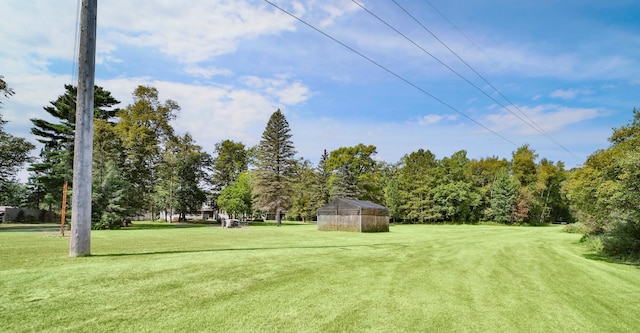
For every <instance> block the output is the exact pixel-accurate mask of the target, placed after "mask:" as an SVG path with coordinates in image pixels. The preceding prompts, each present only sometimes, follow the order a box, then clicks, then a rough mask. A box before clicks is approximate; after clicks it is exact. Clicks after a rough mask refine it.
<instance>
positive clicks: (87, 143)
mask: <svg viewBox="0 0 640 333" xmlns="http://www.w3.org/2000/svg"><path fill="white" fill-rule="evenodd" d="M97 12H98V0H82V15H81V28H80V52H79V57H78V58H79V59H78V67H79V68H78V97H77V100H76V131H75V141H74V144H75V151H74V154H73V195H72V197H71V200H72V201H71V204H72V209H71V236H70V241H69V256H70V257H79V256H88V255H90V254H91V167H92V160H93V101H94V84H95V67H96V22H97Z"/></svg>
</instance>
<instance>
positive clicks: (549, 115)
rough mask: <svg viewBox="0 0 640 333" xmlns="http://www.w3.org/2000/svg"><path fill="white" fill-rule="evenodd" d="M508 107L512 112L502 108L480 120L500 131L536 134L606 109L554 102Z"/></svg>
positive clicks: (601, 113) (604, 113)
mask: <svg viewBox="0 0 640 333" xmlns="http://www.w3.org/2000/svg"><path fill="white" fill-rule="evenodd" d="M509 109H510V110H511V111H512V112H513V113H509V112H507V111H504V110H502V111H500V112H499V113H495V114H491V115H488V116H486V117H485V118H484V120H482V121H481V122H482V123H484V124H486V125H487V127H489V128H491V129H492V130H495V131H497V132H500V133H503V132H506V133H510V134H517V135H537V134H541V133H540V131H539V130H541V131H544V132H546V133H554V132H559V131H561V130H563V129H564V128H566V127H567V126H569V125H573V124H578V123H581V122H583V121H587V120H591V119H595V118H598V117H603V116H605V115H606V111H604V110H602V109H598V108H573V107H564V106H559V105H554V104H546V105H537V106H533V107H527V106H520V107H519V108H518V109H519V110H518V109H516V108H515V107H510V108H509ZM514 114H516V115H518V116H515V115H514ZM525 122H526V123H525ZM527 123H529V124H530V125H527ZM536 128H537V129H539V130H537V129H536Z"/></svg>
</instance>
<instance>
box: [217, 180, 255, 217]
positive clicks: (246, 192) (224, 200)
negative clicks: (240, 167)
mask: <svg viewBox="0 0 640 333" xmlns="http://www.w3.org/2000/svg"><path fill="white" fill-rule="evenodd" d="M252 191H253V175H252V172H250V171H248V170H245V171H243V172H242V173H240V174H239V175H238V177H237V178H236V180H234V181H233V182H232V183H231V184H229V185H228V186H226V187H225V188H224V189H222V191H220V195H219V196H218V206H219V207H220V209H222V210H223V211H225V212H227V214H229V216H233V217H247V216H251V215H252V211H253V204H252V202H253V198H252V195H251V193H252Z"/></svg>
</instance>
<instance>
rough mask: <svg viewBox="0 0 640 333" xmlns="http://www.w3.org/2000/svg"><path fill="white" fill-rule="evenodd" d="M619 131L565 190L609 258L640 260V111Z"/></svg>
mask: <svg viewBox="0 0 640 333" xmlns="http://www.w3.org/2000/svg"><path fill="white" fill-rule="evenodd" d="M633 114H634V117H633V120H632V121H631V122H630V123H629V124H627V125H625V126H622V127H620V128H616V129H614V131H613V134H612V135H611V137H610V138H609V141H610V142H611V146H610V147H609V148H607V149H604V150H599V151H596V152H595V153H594V154H592V155H591V156H589V158H588V159H587V161H586V163H585V164H584V166H583V167H581V168H579V169H577V170H575V171H574V172H573V173H572V174H571V176H570V178H569V180H568V182H567V183H568V184H567V186H566V188H565V192H566V193H567V196H568V198H569V199H570V200H571V203H572V206H573V209H574V210H575V211H576V212H577V214H576V215H577V217H578V220H579V221H580V222H583V223H584V224H585V225H586V226H587V233H588V234H589V235H590V236H591V237H596V238H597V239H600V240H601V241H602V249H603V252H604V253H605V254H607V255H611V256H615V257H619V258H624V259H633V260H638V259H639V258H640V245H639V244H640V213H639V212H640V210H639V209H638V207H640V192H639V191H638V184H640V171H638V170H640V148H638V147H640V110H638V109H636V108H634V109H633Z"/></svg>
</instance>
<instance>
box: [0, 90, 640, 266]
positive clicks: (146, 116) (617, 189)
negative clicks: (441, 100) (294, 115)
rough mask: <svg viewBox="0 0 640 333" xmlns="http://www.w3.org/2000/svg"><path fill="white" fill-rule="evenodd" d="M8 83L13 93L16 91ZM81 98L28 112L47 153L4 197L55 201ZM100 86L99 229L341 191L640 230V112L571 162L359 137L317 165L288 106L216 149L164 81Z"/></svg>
mask: <svg viewBox="0 0 640 333" xmlns="http://www.w3.org/2000/svg"><path fill="white" fill-rule="evenodd" d="M2 84H3V86H1V87H0V88H2V89H3V90H2V91H3V92H4V95H5V97H9V96H10V95H11V94H12V93H13V91H12V90H11V89H10V88H8V87H7V86H6V83H4V81H2ZM75 96H76V89H75V87H73V86H70V85H66V86H65V92H64V94H63V95H61V96H59V97H58V98H57V99H56V100H54V101H52V102H50V104H49V105H47V106H45V107H44V111H46V112H47V113H48V114H49V115H51V116H52V117H53V118H54V119H56V121H54V122H49V121H46V120H43V119H31V121H32V123H33V128H32V133H33V134H34V135H36V136H37V137H38V141H39V142H40V143H41V144H42V149H41V151H40V153H39V158H38V159H37V161H32V160H30V158H29V157H28V155H27V154H22V155H21V154H19V153H13V156H14V157H16V158H17V159H16V160H15V161H14V162H12V163H13V164H12V166H11V167H9V166H5V165H4V164H3V165H2V170H0V175H2V184H1V185H2V186H3V191H2V193H3V196H2V197H1V198H0V199H1V200H2V201H3V203H5V204H9V205H11V204H16V205H27V206H30V207H38V208H45V209H49V210H57V209H59V207H60V204H61V202H62V200H61V199H62V190H61V189H62V187H63V184H64V182H71V180H72V176H71V175H72V167H73V163H72V158H73V148H74V147H73V132H74V126H75V123H74V117H75ZM95 96H96V97H95V123H94V162H93V198H92V202H93V227H94V228H116V227H118V226H119V224H120V221H121V220H122V219H123V218H126V217H130V216H135V215H139V214H142V213H150V214H151V216H157V214H158V212H161V211H162V212H166V213H168V214H169V215H172V214H173V213H175V214H178V215H180V216H181V218H184V217H185V216H186V214H190V213H197V212H199V211H200V209H201V208H202V204H203V203H204V202H209V203H211V205H212V206H214V208H216V209H218V210H221V211H225V212H227V213H228V214H229V215H231V216H234V217H240V218H257V217H262V216H264V215H265V214H270V216H272V217H273V218H274V219H276V221H277V224H278V225H279V224H280V221H281V219H282V217H283V216H284V215H285V214H286V218H287V219H298V220H303V221H312V220H313V219H314V218H315V216H316V211H317V209H318V208H319V207H320V206H322V205H324V204H326V203H327V202H329V201H331V200H332V199H334V198H338V197H340V198H353V199H360V200H368V201H372V202H374V203H378V204H382V205H384V206H386V207H387V208H388V209H389V212H390V218H391V219H392V221H394V222H398V223H478V222H482V221H490V222H496V223H501V224H526V225H541V224H547V223H555V222H562V223H573V222H576V221H577V222H580V223H581V225H582V226H584V232H585V233H586V234H587V235H590V237H591V238H592V239H597V240H598V242H600V243H601V244H605V245H603V248H605V249H607V251H609V253H612V254H616V253H614V252H615V251H612V250H610V249H611V248H612V245H611V244H612V243H615V244H618V243H619V242H618V243H616V242H614V241H612V240H616V241H617V240H618V239H619V238H620V237H618V236H616V235H618V234H621V233H622V234H625V235H631V236H629V237H631V238H629V239H628V240H627V241H626V242H627V243H629V244H632V243H633V241H632V240H635V242H636V243H637V240H638V239H640V231H638V230H640V226H639V225H638V223H639V222H638V221H639V219H638V218H639V217H640V216H638V208H639V207H638V206H639V205H640V197H639V196H638V194H637V193H638V191H637V186H638V185H637V184H640V183H639V181H640V172H638V171H637V170H640V168H638V166H639V164H638V163H639V161H640V157H639V155H638V148H636V147H638V143H640V142H639V140H640V139H638V138H639V137H640V120H639V117H640V116H639V115H638V114H639V112H638V111H637V110H635V109H634V115H635V117H634V120H633V121H632V122H631V123H630V124H629V125H626V126H623V127H621V128H619V129H615V130H614V133H613V135H612V137H611V139H610V141H611V147H610V148H608V149H606V150H601V151H597V152H595V153H594V154H593V155H591V156H590V157H589V158H588V160H587V161H586V163H585V165H584V166H582V167H580V168H575V169H572V170H566V169H565V166H564V164H563V163H562V162H561V161H557V162H554V161H550V160H548V159H546V158H539V156H538V154H537V153H536V152H535V150H534V149H532V148H531V147H530V146H529V145H522V146H520V147H518V148H517V149H516V150H515V151H513V153H512V155H511V157H510V159H506V158H500V157H495V156H493V157H485V158H480V159H470V158H468V157H467V152H466V151H464V150H460V151H457V152H455V153H453V154H452V155H451V156H445V157H441V158H439V157H437V156H436V155H435V154H433V153H432V152H431V151H429V150H425V149H419V150H417V151H414V152H410V153H408V154H405V155H404V156H403V157H402V158H401V159H400V160H399V161H398V162H396V163H388V162H382V161H379V160H377V158H376V154H377V148H376V147H375V146H373V145H366V144H362V143H361V144H358V145H356V146H352V147H340V148H338V149H335V150H333V151H330V152H329V151H326V150H325V151H323V152H321V153H320V154H319V155H320V156H319V157H320V158H319V162H318V163H317V164H316V165H314V163H312V162H311V161H309V160H307V159H304V158H299V157H297V156H296V154H297V152H296V151H295V146H294V142H293V140H292V136H291V132H290V128H289V124H288V123H287V120H286V118H285V116H284V114H283V113H282V112H281V111H280V110H277V111H276V112H274V113H273V114H272V116H271V118H270V119H269V122H268V123H267V125H266V127H265V130H264V132H263V134H262V137H261V140H260V143H259V144H258V145H256V146H254V147H247V146H245V145H244V144H243V143H242V142H236V141H232V140H223V141H221V142H218V143H216V144H215V148H214V151H213V152H211V154H210V153H208V152H205V151H203V149H202V147H201V146H199V145H197V144H196V143H195V142H194V140H193V137H192V136H191V135H190V134H189V133H186V134H183V135H178V134H176V131H175V129H174V128H173V127H172V126H171V124H170V123H171V121H172V120H174V119H175V118H176V117H177V116H178V112H179V111H180V106H179V105H178V103H177V102H175V101H172V100H166V101H160V100H159V98H158V91H157V90H156V89H155V88H153V87H147V86H139V87H137V88H136V89H135V91H134V92H133V103H132V104H130V105H128V106H126V107H124V108H122V109H120V108H117V107H116V106H117V105H118V104H119V103H120V102H119V101H118V100H116V99H115V98H114V97H113V96H111V93H110V92H108V91H106V90H105V89H103V88H101V87H98V86H96V88H95ZM3 124H4V122H0V126H1V125H3ZM0 129H1V127H0ZM2 135H4V136H2V137H1V138H2V144H5V145H6V144H9V145H10V146H14V148H18V147H19V148H21V149H22V151H27V152H28V151H29V150H31V149H33V145H31V144H30V143H28V142H26V141H24V140H23V139H22V140H23V141H21V142H20V143H17V142H14V143H11V142H12V141H11V140H9V139H7V135H8V134H6V133H4V132H2ZM9 137H10V136H9ZM11 138H13V137H11ZM13 139H18V138H13ZM7 142H9V143H7ZM14 150H15V149H14ZM4 151H5V149H3V152H4ZM6 151H7V152H8V151H10V150H8V149H7V150H6ZM20 156H23V157H22V158H20ZM25 163H26V164H30V166H29V168H28V170H29V171H30V178H29V181H28V182H27V184H24V185H23V184H19V183H18V182H17V181H16V180H15V177H13V178H12V175H13V176H15V172H16V170H17V169H18V168H19V167H20V166H21V165H23V164H25ZM634 232H636V234H634ZM623 243H624V242H623ZM636 243H633V244H636ZM629 244H627V245H622V248H625V249H626V248H628V247H629V246H628V245H629ZM618 245H619V244H618ZM634 251H636V252H637V253H640V250H637V249H636V250H634ZM618 252H619V251H618ZM625 253H626V252H625ZM625 253H617V254H618V255H623V254H624V255H626V254H625ZM627 254H628V253H627Z"/></svg>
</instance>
